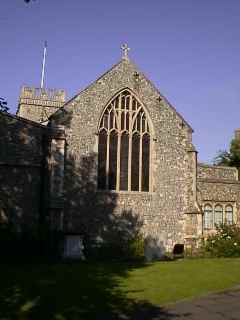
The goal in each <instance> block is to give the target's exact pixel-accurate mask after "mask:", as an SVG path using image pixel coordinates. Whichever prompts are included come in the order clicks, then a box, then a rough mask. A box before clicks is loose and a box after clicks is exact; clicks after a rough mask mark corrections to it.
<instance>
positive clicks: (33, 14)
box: [0, 0, 240, 162]
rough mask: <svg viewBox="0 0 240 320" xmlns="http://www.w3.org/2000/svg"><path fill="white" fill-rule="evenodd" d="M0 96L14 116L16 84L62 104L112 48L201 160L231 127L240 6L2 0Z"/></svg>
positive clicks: (239, 74)
mask: <svg viewBox="0 0 240 320" xmlns="http://www.w3.org/2000/svg"><path fill="white" fill-rule="evenodd" d="M0 12H1V14H0V39H1V51H0V72H1V77H0V96H3V97H4V98H6V99H7V101H8V104H9V106H10V107H11V112H13V113H14V112H15V111H16V107H17V102H18V96H19V92H20V87H21V86H22V85H24V84H25V85H29V86H39V84H40V73H41V59H42V46H43V43H44V40H47V41H48V55H47V72H46V84H47V86H48V87H52V88H60V89H65V90H66V91H67V93H68V97H69V98H70V97H71V96H72V95H74V94H76V93H77V92H78V91H79V90H80V89H83V88H84V87H85V86H87V85H88V84H89V83H90V82H92V81H94V80H95V78H96V77H99V76H100V75H101V74H102V73H103V72H105V71H106V70H107V69H108V68H110V67H111V66H112V65H113V64H115V63H116V62H117V61H118V60H119V59H120V56H121V52H120V45H121V44H122V43H123V42H127V43H128V45H129V46H130V48H131V51H130V57H131V59H132V60H133V61H134V62H135V63H136V64H137V65H138V66H139V68H140V69H141V70H142V71H143V72H144V73H145V74H146V75H147V76H148V77H149V78H150V79H151V80H152V81H153V82H154V83H155V84H156V86H157V87H158V88H159V89H160V91H161V92H162V93H163V94H164V95H165V96H166V97H167V98H168V100H169V101H170V102H171V103H172V104H173V105H174V106H175V107H176V109H177V110H178V112H179V113H181V114H182V115H183V117H184V118H185V119H186V120H187V121H188V122H189V123H190V125H191V126H192V127H193V129H194V131H195V132H194V135H193V142H194V144H195V146H196V148H197V150H198V151H199V159H200V160H201V161H204V162H210V161H211V160H212V159H213V157H214V156H215V154H216V152H217V151H218V150H219V149H225V148H227V147H228V144H229V141H230V139H231V138H232V135H233V131H234V129H235V128H238V127H240V111H239V110H240V109H239V105H240V1H237V0H235V1H234V0H232V1H227V0H201V1H194V0H191V1H190V0H181V1H180V0H172V1H166V0H154V1H153V0H148V1H146V0H130V1H129V0H122V1H120V0H119V1H114V0H111V1H110V0H101V1H99V0H88V1H81V0H61V1H60V0H51V1H50V0H36V1H33V2H32V3H30V4H25V3H24V1H23V0H11V1H9V0H1V3H0Z"/></svg>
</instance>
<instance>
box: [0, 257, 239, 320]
mask: <svg viewBox="0 0 240 320" xmlns="http://www.w3.org/2000/svg"><path fill="white" fill-rule="evenodd" d="M237 284H240V259H199V260H178V261H174V262H155V263H152V264H141V263H139V264H127V263H116V262H115V263H113V262H112V263H95V264H94V263H71V264H70V263H68V264H67V263H66V264H64V263H62V264H51V265H47V264H38V265H37V264H32V265H15V266H13V265H12V266H10V265H2V266H0V320H3V319H4V320H12V319H20V320H25V319H41V320H48V319H55V320H66V319H69V320H74V319H104V320H105V319H118V315H119V314H124V315H126V316H129V317H130V318H129V319H137V314H138V313H139V312H141V314H142V313H143V312H146V314H147V315H148V316H147V317H146V318H147V319H153V318H151V314H154V310H155V311H156V310H157V312H162V309H161V307H160V305H163V304H168V303H171V302H174V301H177V300H180V299H184V298H192V297H197V296H200V295H204V294H207V293H209V292H214V291H220V290H224V289H226V288H230V287H232V286H234V285H237ZM167 319H168V318H167Z"/></svg>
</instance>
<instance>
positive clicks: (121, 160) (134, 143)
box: [98, 90, 151, 192]
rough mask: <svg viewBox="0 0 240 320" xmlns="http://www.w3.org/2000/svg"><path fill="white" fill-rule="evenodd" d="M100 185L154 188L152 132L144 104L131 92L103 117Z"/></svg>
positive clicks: (120, 97)
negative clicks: (152, 181) (152, 184)
mask: <svg viewBox="0 0 240 320" xmlns="http://www.w3.org/2000/svg"><path fill="white" fill-rule="evenodd" d="M98 135H99V140H98V187H99V189H103V190H117V191H121V190H127V191H145V192H148V191H151V169H150V167H151V134H150V126H149V121H148V119H147V115H146V112H145V110H144V108H143V105H142V104H141V103H140V102H139V101H138V100H137V98H136V97H135V96H134V95H133V94H132V93H131V92H130V91H129V90H123V91H122V92H120V93H119V94H118V95H117V96H116V97H115V98H114V99H113V100H112V101H111V102H110V103H109V104H108V105H107V107H106V109H105V110H104V112H103V115H102V117H101V120H100V125H99V131H98Z"/></svg>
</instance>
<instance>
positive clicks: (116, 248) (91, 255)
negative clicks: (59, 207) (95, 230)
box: [84, 235, 144, 261]
mask: <svg viewBox="0 0 240 320" xmlns="http://www.w3.org/2000/svg"><path fill="white" fill-rule="evenodd" d="M111 240H112V241H103V242H101V243H97V242H96V241H91V242H90V241H87V242H85V241H84V248H85V250H84V251H85V255H86V258H87V259H90V260H128V261H130V260H140V259H143V257H144V240H143V238H142V237H141V236H140V235H135V236H133V237H131V238H130V239H126V238H125V239H124V238H119V239H118V241H113V240H115V239H111Z"/></svg>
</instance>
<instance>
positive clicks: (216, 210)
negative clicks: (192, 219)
mask: <svg viewBox="0 0 240 320" xmlns="http://www.w3.org/2000/svg"><path fill="white" fill-rule="evenodd" d="M203 211H204V216H203V225H204V229H214V228H215V227H216V225H220V224H222V223H227V224H233V223H234V209H233V205H232V204H229V203H223V204H215V205H214V204H211V203H206V204H205V205H204V207H203Z"/></svg>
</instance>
